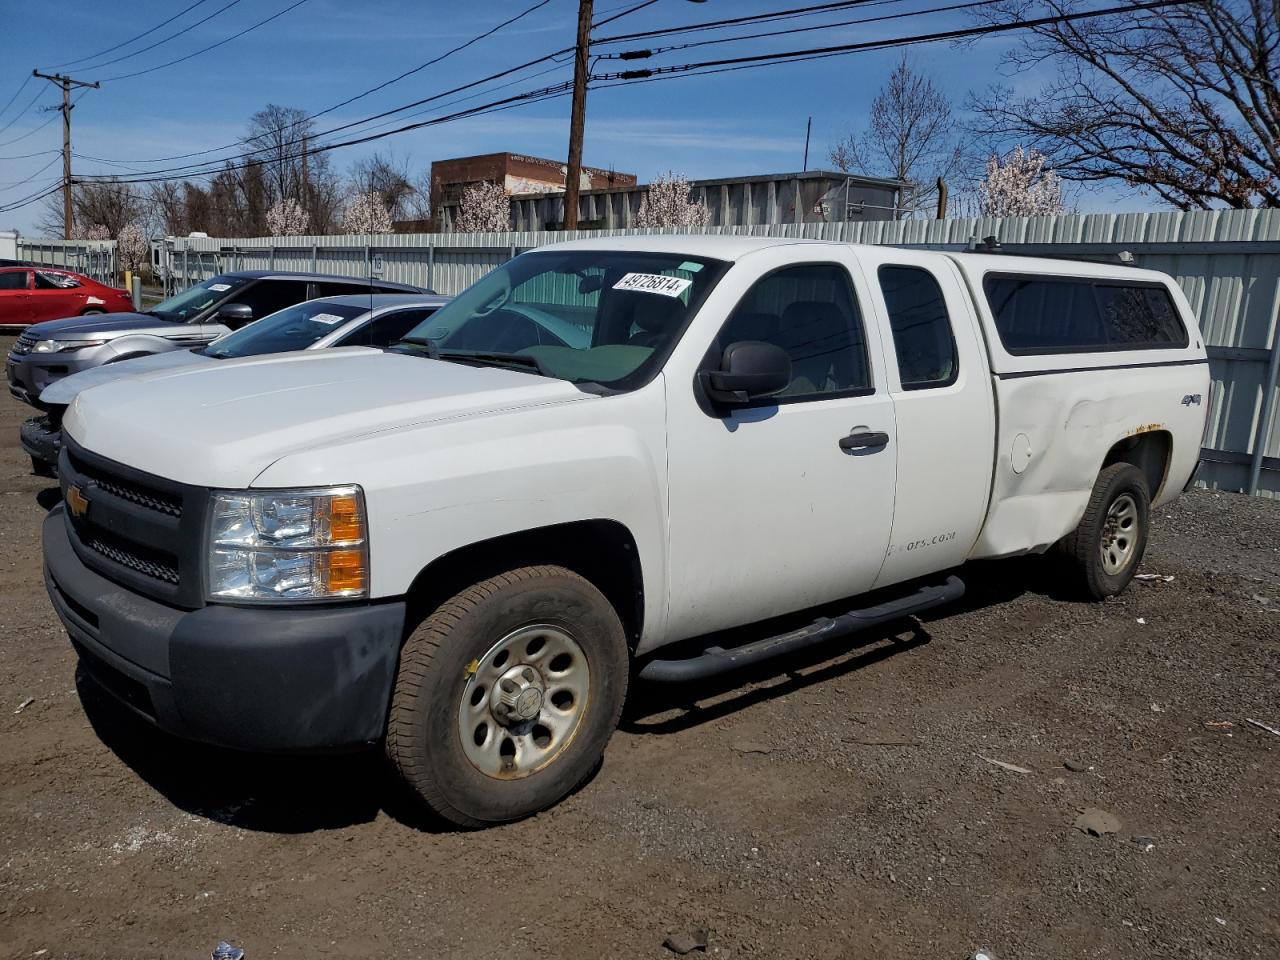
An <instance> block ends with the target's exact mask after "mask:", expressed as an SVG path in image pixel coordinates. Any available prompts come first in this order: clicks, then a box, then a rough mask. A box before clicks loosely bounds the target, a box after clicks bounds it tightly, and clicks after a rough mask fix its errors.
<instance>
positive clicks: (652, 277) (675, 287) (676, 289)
mask: <svg viewBox="0 0 1280 960" xmlns="http://www.w3.org/2000/svg"><path fill="white" fill-rule="evenodd" d="M691 283H693V281H692V280H685V279H684V278H683V277H665V276H663V275H662V274H660V273H628V274H627V275H626V276H625V277H623V278H622V279H621V280H619V281H618V282H617V283H615V284H614V285H613V289H615V290H639V291H641V292H642V293H660V294H662V295H663V296H664V297H678V296H680V294H682V293H684V292H685V291H686V290H688V289H689V285H690V284H691Z"/></svg>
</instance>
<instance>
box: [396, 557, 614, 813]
mask: <svg viewBox="0 0 1280 960" xmlns="http://www.w3.org/2000/svg"><path fill="white" fill-rule="evenodd" d="M628 671H629V659H628V652H627V644H626V636H625V634H624V632H623V628H622V623H621V621H620V620H619V619H618V615H617V613H616V612H615V611H614V609H613V607H612V606H611V605H610V604H609V601H608V600H606V599H605V597H604V595H603V594H601V593H600V591H599V590H597V589H596V588H595V587H594V586H592V585H591V584H590V583H589V582H587V581H586V580H585V579H583V578H582V577H580V576H578V575H577V574H575V573H573V572H572V571H570V570H567V569H565V568H563V567H556V566H536V567H522V568H519V569H516V570H511V571H508V572H507V573H503V574H499V575H498V576H496V577H492V578H490V579H488V580H485V581H483V582H481V583H478V584H476V585H475V586H473V587H470V588H468V589H466V590H464V591H462V592H461V593H459V594H457V595H456V596H454V597H453V598H451V599H450V600H448V601H446V602H445V603H443V604H442V605H441V606H440V607H439V608H437V609H436V610H435V611H434V612H433V613H431V614H430V615H429V616H428V617H427V618H426V619H425V620H424V621H423V622H422V623H421V625H419V626H418V628H417V629H416V630H414V631H413V633H412V634H411V635H410V637H409V639H408V640H407V641H406V643H405V646H404V649H403V650H402V651H401V655H400V671H399V674H398V676H397V679H396V686H395V691H394V693H393V695H392V701H391V713H390V717H389V719H388V723H387V743H386V750H387V755H388V757H389V758H390V760H391V762H392V764H393V765H394V766H395V768H396V770H397V771H398V772H399V774H400V777H401V779H402V780H403V781H404V782H405V783H406V784H407V785H408V787H409V788H410V790H412V791H413V793H415V794H416V795H417V797H418V798H419V799H420V800H422V801H423V802H424V803H425V804H426V805H427V806H428V807H430V808H431V809H432V810H433V811H435V812H436V813H437V814H439V815H440V816H441V817H443V818H444V819H446V820H449V821H451V822H452V823H455V824H458V825H459V826H463V827H482V826H488V825H491V824H497V823H505V822H508V821H511V820H518V819H520V818H521V817H526V816H529V815H530V814H533V813H537V812H538V811H539V810H543V809H546V808H547V807H549V806H552V805H553V804H555V803H556V802H558V801H559V800H561V799H563V798H564V797H565V796H566V795H567V794H568V793H570V792H571V791H573V790H574V789H575V788H577V787H578V786H579V785H581V784H582V783H583V781H585V780H586V779H587V777H588V776H590V774H591V772H592V770H593V769H595V767H596V765H597V764H598V763H599V761H600V758H601V756H602V755H603V752H604V748H605V744H606V743H608V741H609V737H610V736H611V735H612V733H613V730H614V727H615V726H617V723H618V717H619V715H620V714H621V712H622V704H623V700H624V698H625V696H626V687H627V676H628Z"/></svg>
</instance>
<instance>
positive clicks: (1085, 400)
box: [974, 364, 1209, 557]
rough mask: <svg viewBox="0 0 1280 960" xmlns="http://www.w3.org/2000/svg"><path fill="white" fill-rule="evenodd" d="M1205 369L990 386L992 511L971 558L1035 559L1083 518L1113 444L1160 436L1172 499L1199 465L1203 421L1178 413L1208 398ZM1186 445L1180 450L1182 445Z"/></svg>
mask: <svg viewBox="0 0 1280 960" xmlns="http://www.w3.org/2000/svg"><path fill="white" fill-rule="evenodd" d="M1208 376H1209V374H1208V367H1207V366H1206V365H1204V364H1191V365H1186V364H1170V365H1165V366H1150V367H1144V368H1141V369H1124V370H1118V369H1115V368H1105V367H1104V368H1099V369H1095V370H1074V371H1070V372H1061V373H1053V372H1051V373H1046V374H1044V375H1042V376H1031V377H1017V378H1009V379H999V380H997V383H996V395H997V399H998V405H999V409H1000V411H1001V417H1000V435H999V438H998V440H997V444H996V470H995V477H994V484H993V496H992V502H991V510H990V513H989V515H988V518H987V524H986V527H985V528H984V530H983V532H982V536H981V537H980V538H979V540H978V544H977V547H976V548H975V550H974V556H975V557H999V556H1009V555H1012V554H1017V553H1027V552H1036V551H1039V550H1044V549H1045V548H1047V547H1049V546H1051V545H1052V544H1053V543H1055V542H1056V541H1058V540H1059V539H1061V538H1062V537H1063V536H1064V535H1065V534H1066V533H1067V532H1068V531H1070V530H1071V529H1073V528H1074V527H1075V525H1076V524H1077V523H1079V521H1080V517H1081V515H1082V514H1083V513H1084V509H1085V505H1086V503H1087V501H1088V498H1089V491H1090V490H1091V489H1092V487H1093V483H1094V480H1095V479H1096V478H1097V476H1098V471H1099V470H1100V469H1101V467H1102V465H1103V463H1104V462H1105V461H1106V459H1107V455H1108V453H1109V452H1110V451H1111V450H1112V449H1113V447H1115V445H1116V444H1117V443H1121V442H1122V441H1124V440H1126V439H1128V438H1134V437H1141V436H1144V435H1148V434H1153V433H1157V432H1165V433H1167V434H1168V435H1170V436H1171V437H1179V438H1183V442H1181V443H1178V444H1170V446H1171V450H1170V455H1169V458H1168V459H1169V462H1168V463H1167V464H1166V465H1165V467H1164V471H1163V473H1164V475H1165V482H1164V483H1163V484H1162V485H1161V490H1160V491H1157V490H1154V489H1153V490H1152V491H1151V495H1152V497H1153V499H1155V498H1157V497H1159V499H1157V500H1156V502H1157V503H1159V502H1163V500H1164V499H1165V497H1160V496H1159V495H1160V493H1161V492H1165V493H1166V496H1167V491H1170V490H1173V491H1177V490H1181V488H1182V483H1183V482H1185V479H1186V477H1188V476H1190V473H1191V471H1192V470H1193V469H1194V468H1195V463H1196V460H1197V459H1198V457H1199V447H1198V444H1197V443H1196V442H1195V441H1197V440H1198V439H1199V436H1200V424H1201V421H1202V418H1203V413H1202V412H1201V411H1200V410H1199V409H1198V408H1190V407H1188V406H1187V405H1185V404H1183V403H1182V397H1183V396H1184V395H1185V394H1186V393H1188V392H1192V391H1199V390H1204V389H1207V386H1206V382H1207V380H1208ZM1187 437H1190V438H1193V440H1192V442H1190V443H1188V442H1186V441H1185V438H1187Z"/></svg>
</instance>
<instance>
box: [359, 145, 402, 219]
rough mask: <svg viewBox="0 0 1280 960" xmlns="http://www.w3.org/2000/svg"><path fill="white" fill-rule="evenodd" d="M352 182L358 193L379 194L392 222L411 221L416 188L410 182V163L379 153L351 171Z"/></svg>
mask: <svg viewBox="0 0 1280 960" xmlns="http://www.w3.org/2000/svg"><path fill="white" fill-rule="evenodd" d="M351 180H352V182H353V183H354V184H355V189H356V191H357V192H362V193H363V192H368V193H376V194H377V195H378V197H379V198H380V199H381V201H382V205H383V206H384V207H385V208H386V209H387V210H388V211H390V213H391V219H392V220H405V219H408V217H409V216H410V213H411V210H412V203H411V198H412V197H413V194H414V191H415V189H416V188H415V187H414V185H413V183H412V181H410V179H409V159H408V157H405V158H404V159H399V158H397V157H396V155H395V154H394V153H386V154H382V153H375V154H373V156H371V157H365V158H364V159H363V160H357V161H356V163H355V164H354V165H353V166H352V168H351Z"/></svg>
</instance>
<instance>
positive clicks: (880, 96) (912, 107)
mask: <svg viewBox="0 0 1280 960" xmlns="http://www.w3.org/2000/svg"><path fill="white" fill-rule="evenodd" d="M962 144H963V134H962V131H961V130H960V128H959V125H958V124H957V122H956V119H955V117H954V115H953V110H952V106H951V100H950V99H949V98H948V97H947V95H946V94H945V93H943V92H942V91H941V90H939V89H938V88H937V87H936V86H935V85H934V83H933V81H932V80H930V79H929V77H928V76H926V75H925V74H923V73H920V72H917V71H916V70H915V69H914V68H913V67H912V66H911V64H910V62H909V61H908V60H907V58H906V57H905V56H904V57H903V58H902V59H901V60H900V61H898V65H897V66H896V67H894V69H893V72H892V73H891V74H890V75H889V79H888V80H887V81H885V84H884V86H883V87H881V88H880V92H879V93H877V94H876V98H875V99H874V100H873V101H872V102H871V113H870V116H869V118H868V122H867V126H866V129H864V130H861V131H855V132H852V133H850V134H848V135H847V136H845V137H844V138H843V139H842V140H840V141H838V142H836V143H835V144H833V145H832V146H831V153H830V158H831V162H832V163H833V164H835V165H836V167H837V168H839V169H840V170H843V171H845V172H851V173H852V172H856V173H864V174H868V175H870V176H879V177H887V178H889V179H893V180H905V181H907V182H909V183H911V184H913V185H914V186H913V187H912V188H911V189H909V190H907V191H905V192H904V195H903V200H902V212H901V215H902V216H910V215H912V214H913V213H917V212H919V211H924V210H931V209H933V207H934V206H935V205H936V203H937V193H938V188H937V180H938V178H939V177H941V178H942V179H944V180H949V179H951V178H952V176H953V174H954V173H956V172H957V171H958V170H959V169H960V167H961V164H962V163H963V162H964V152H963V150H962Z"/></svg>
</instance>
